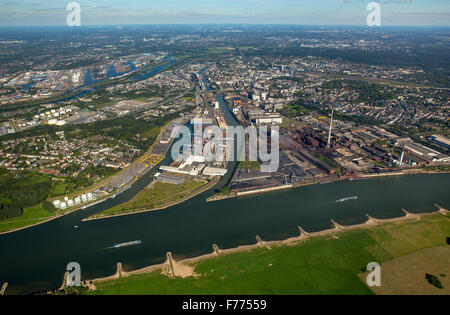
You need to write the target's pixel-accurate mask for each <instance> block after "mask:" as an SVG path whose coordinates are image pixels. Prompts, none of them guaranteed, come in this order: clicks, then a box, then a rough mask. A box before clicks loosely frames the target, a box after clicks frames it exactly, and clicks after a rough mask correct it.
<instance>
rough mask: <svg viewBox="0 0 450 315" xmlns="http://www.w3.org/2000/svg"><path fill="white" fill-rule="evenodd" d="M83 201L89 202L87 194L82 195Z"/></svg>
mask: <svg viewBox="0 0 450 315" xmlns="http://www.w3.org/2000/svg"><path fill="white" fill-rule="evenodd" d="M81 201H83V202H86V201H87V196H86V194H82V195H81Z"/></svg>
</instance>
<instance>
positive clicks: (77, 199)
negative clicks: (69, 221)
mask: <svg viewBox="0 0 450 315" xmlns="http://www.w3.org/2000/svg"><path fill="white" fill-rule="evenodd" d="M74 201H75V204H76V205H79V204H80V203H81V198H80V197H75V199H74Z"/></svg>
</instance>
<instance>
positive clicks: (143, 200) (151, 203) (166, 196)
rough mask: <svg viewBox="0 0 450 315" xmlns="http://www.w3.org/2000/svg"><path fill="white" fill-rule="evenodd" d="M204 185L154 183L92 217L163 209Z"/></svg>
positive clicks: (195, 181) (189, 182) (187, 182)
mask: <svg viewBox="0 0 450 315" xmlns="http://www.w3.org/2000/svg"><path fill="white" fill-rule="evenodd" d="M205 184H206V181H198V180H186V181H185V182H184V183H182V184H180V185H173V184H167V183H161V182H154V183H152V184H150V185H149V186H148V187H147V188H145V189H144V190H142V191H141V192H140V193H139V194H137V195H136V196H135V197H134V198H133V199H131V200H130V201H128V202H125V203H123V204H120V205H118V206H115V207H112V208H110V209H107V210H105V211H103V212H100V213H98V214H95V215H94V216H93V217H94V218H95V217H102V216H108V215H115V214H121V213H127V212H134V211H140V210H146V209H153V208H160V207H165V206H168V205H170V204H172V203H175V202H178V201H181V200H182V199H184V198H186V197H188V196H189V195H190V194H192V193H194V192H195V191H196V190H198V189H200V188H201V187H202V186H203V185H205Z"/></svg>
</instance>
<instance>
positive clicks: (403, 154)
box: [400, 146, 405, 166]
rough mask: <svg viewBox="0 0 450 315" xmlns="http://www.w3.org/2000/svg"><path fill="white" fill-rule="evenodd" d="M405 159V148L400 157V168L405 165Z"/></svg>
mask: <svg viewBox="0 0 450 315" xmlns="http://www.w3.org/2000/svg"><path fill="white" fill-rule="evenodd" d="M404 157H405V146H403V149H402V155H401V156H400V166H402V165H403V158H404Z"/></svg>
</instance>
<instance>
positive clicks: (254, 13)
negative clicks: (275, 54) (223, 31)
mask: <svg viewBox="0 0 450 315" xmlns="http://www.w3.org/2000/svg"><path fill="white" fill-rule="evenodd" d="M70 2H72V1H71V0H66V1H61V0H47V1H45V3H40V2H36V1H35V0H20V1H15V0H2V1H0V26H57V25H61V26H65V25H66V17H67V14H68V11H67V10H66V6H67V4H68V3H70ZM75 2H78V3H79V4H80V6H81V23H82V25H89V26H95V25H179V24H182V25H186V24H194V25H199V24H241V25H242V24H248V25H264V24H266V25H308V26H328V25H333V26H335V25H339V26H340V25H342V26H344V25H349V26H358V25H361V26H363V25H365V24H366V18H367V15H368V14H369V12H368V11H367V9H366V7H367V4H368V3H369V2H373V1H371V0H321V1H306V0H279V1H273V0H239V1H237V0H229V1H225V2H223V1H216V0H209V1H206V0H192V1H184V0H170V1H152V0H131V1H121V0H95V1H94V0H79V1H75ZM378 2H379V3H380V6H381V24H382V26H450V18H449V17H450V3H449V2H448V0H430V1H426V0H384V1H378Z"/></svg>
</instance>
